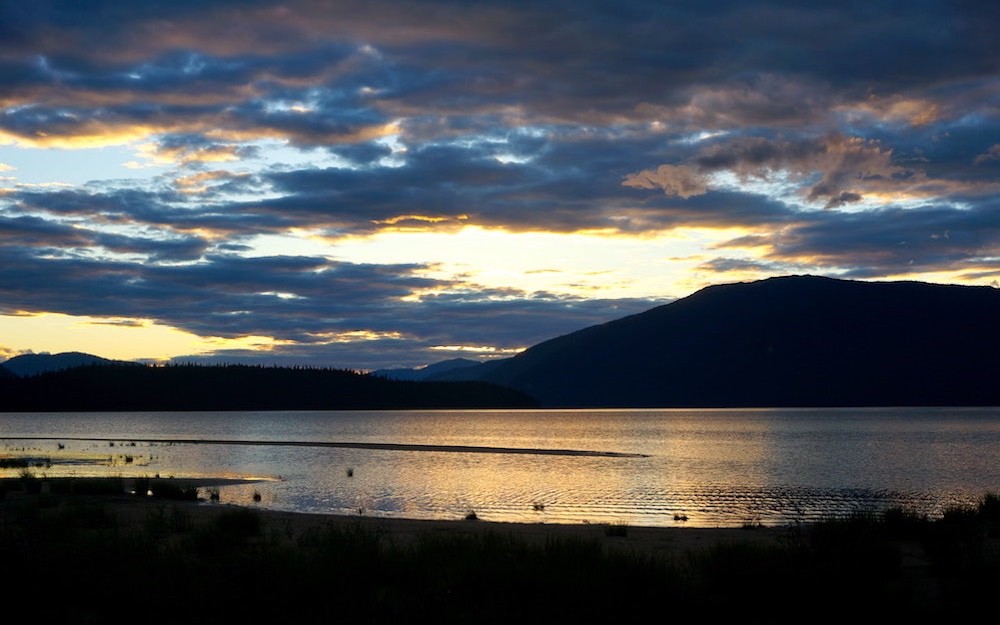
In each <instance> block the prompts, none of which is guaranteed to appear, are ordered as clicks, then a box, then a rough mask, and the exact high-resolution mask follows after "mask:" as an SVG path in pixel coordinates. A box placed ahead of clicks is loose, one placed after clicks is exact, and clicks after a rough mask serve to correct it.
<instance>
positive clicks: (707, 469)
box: [0, 408, 1000, 527]
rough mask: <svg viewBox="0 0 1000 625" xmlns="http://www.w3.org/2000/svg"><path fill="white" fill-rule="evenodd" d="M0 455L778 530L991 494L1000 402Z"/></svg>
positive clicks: (86, 426)
mask: <svg viewBox="0 0 1000 625" xmlns="http://www.w3.org/2000/svg"><path fill="white" fill-rule="evenodd" d="M0 457H6V458H10V457H27V458H30V459H31V460H32V462H35V463H38V464H40V465H41V466H36V467H35V468H33V469H32V471H33V472H34V473H35V474H36V476H39V477H42V476H51V477H57V476H123V477H135V476H138V477H142V476H148V477H153V476H155V475H160V476H163V477H167V476H177V477H188V476H213V477H220V476H221V477H235V478H254V479H259V480H260V481H256V482H253V483H248V484H238V485H233V486H223V487H221V488H220V489H219V495H220V502H221V503H223V504H224V503H227V502H228V503H236V504H239V505H246V506H260V507H266V508H273V509H280V510H291V511H298V512H309V513H326V512H332V513H339V514H364V515H368V516H375V517H405V518H418V519H461V518H463V517H464V516H465V515H466V514H467V513H468V512H469V511H474V512H475V513H476V515H477V516H478V517H479V518H480V519H485V520H490V521H513V522H526V521H527V522H546V523H626V524H629V525H633V526H637V525H648V526H687V527H738V526H741V525H743V524H745V523H763V524H764V525H780V524H785V523H793V522H796V521H810V520H816V519H819V518H824V517H828V516H830V515H839V514H846V513H850V512H853V511H877V510H880V509H884V508H885V507H889V506H903V507H906V508H907V509H910V510H914V511H916V512H919V513H926V514H928V515H930V516H931V517H936V516H938V515H940V513H941V512H942V511H943V510H944V509H945V508H947V507H949V506H954V505H973V504H975V503H976V502H977V501H978V499H979V498H980V497H981V496H982V495H984V494H985V493H987V492H994V493H996V492H1000V461H998V458H1000V408H895V409H870V408H864V409H757V410H514V411H510V410H490V411H380V412H365V411H329V412H313V411H305V412H284V411H281V412H115V413H30V414H24V413H0ZM19 473H20V470H19V469H0V475H6V476H16V475H18V474H19ZM255 492H256V493H259V494H260V502H254V493H255ZM205 496H206V498H207V493H205ZM205 505H217V504H205ZM685 519H686V520H685Z"/></svg>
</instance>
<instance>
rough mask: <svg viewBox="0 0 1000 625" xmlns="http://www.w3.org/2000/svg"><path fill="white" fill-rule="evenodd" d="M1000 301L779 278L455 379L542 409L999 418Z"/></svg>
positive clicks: (688, 300)
mask: <svg viewBox="0 0 1000 625" xmlns="http://www.w3.org/2000/svg"><path fill="white" fill-rule="evenodd" d="M998 321H1000V289H995V288H990V287H971V286H956V285H939V284H929V283H922V282H910V281H900V282H862V281H851V280H838V279H833V278H822V277H816V276H786V277H780V278H771V279H767V280H760V281H756V282H748V283H736V284H725V285H717V286H711V287H707V288H705V289H702V290H700V291H698V292H696V293H694V294H693V295H690V296H688V297H685V298H682V299H679V300H676V301H674V302H672V303H670V304H666V305H663V306H658V307H656V308H653V309H651V310H648V311H646V312H644V313H640V314H637V315H632V316H629V317H625V318H622V319H618V320H615V321H611V322H609V323H605V324H601V325H597V326H592V327H589V328H585V329H583V330H580V331H578V332H574V333H571V334H567V335H564V336H561V337H558V338H554V339H552V340H549V341H545V342H543V343H540V344H538V345H535V346H534V347H531V348H530V349H528V350H526V351H524V352H522V353H521V354H518V355H517V356H515V357H513V358H509V359H506V360H504V361H501V362H497V363H486V364H484V365H480V366H479V367H475V368H468V369H462V370H460V371H459V372H458V375H459V376H460V377H464V378H465V379H479V380H484V381H488V382H492V383H494V384H501V385H504V386H508V387H510V388H514V389H517V390H520V391H522V392H524V393H527V394H529V395H531V396H533V397H535V398H536V399H537V400H538V401H539V403H540V405H541V406H543V407H781V406H786V407H790V406H888V405H895V406H918V405H1000V384H998V382H997V380H998V375H1000V332H998V331H997V322H998Z"/></svg>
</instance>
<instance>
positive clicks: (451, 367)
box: [372, 358, 479, 380]
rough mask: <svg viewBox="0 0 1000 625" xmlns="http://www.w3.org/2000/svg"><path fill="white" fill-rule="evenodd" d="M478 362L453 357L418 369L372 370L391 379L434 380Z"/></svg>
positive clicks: (473, 365)
mask: <svg viewBox="0 0 1000 625" xmlns="http://www.w3.org/2000/svg"><path fill="white" fill-rule="evenodd" d="M478 364H479V361H478V360H469V359H468V358H452V359H451V360H442V361H441V362H436V363H434V364H432V365H427V366H426V367H419V368H416V369H377V370H375V371H373V372H372V375H376V376H381V377H384V378H388V379H390V380H432V379H436V378H437V377H438V376H441V375H443V374H445V373H451V372H454V371H457V370H461V369H466V368H469V367H475V366H476V365H478Z"/></svg>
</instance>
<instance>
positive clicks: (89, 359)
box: [3, 352, 123, 378]
mask: <svg viewBox="0 0 1000 625" xmlns="http://www.w3.org/2000/svg"><path fill="white" fill-rule="evenodd" d="M110 364H123V361H121V360H109V359H107V358H101V357H100V356H94V355H93V354H85V353H83V352H62V353H59V354H21V355H20V356H14V357H13V358H10V359H8V360H5V361H4V362H3V367H4V368H5V369H7V370H8V371H10V372H11V373H13V374H14V375H16V376H18V377H22V378H23V377H26V376H31V375H37V374H39V373H45V372H48V371H61V370H63V369H71V368H73V367H82V366H83V365H110Z"/></svg>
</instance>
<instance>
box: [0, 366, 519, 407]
mask: <svg viewBox="0 0 1000 625" xmlns="http://www.w3.org/2000/svg"><path fill="white" fill-rule="evenodd" d="M0 397H2V398H3V399H2V401H0V410H2V411H19V412H38V411H74V412H77V411H88V410H102V411H104V410H107V411H115V410H367V409H383V410H385V409H408V408H424V409H430V408H514V407H520V408H524V407H532V406H535V405H536V402H535V401H534V400H533V399H531V398H530V397H528V396H527V395H524V394H523V393H521V392H519V391H514V390H510V389H507V388H503V387H500V386H495V385H493V384H489V383H486V382H410V381H399V380H389V379H386V378H381V377H377V376H372V375H365V374H361V373H357V372H354V371H348V370H342V369H311V368H300V367H262V366H251V365H168V366H163V367H147V366H142V365H136V364H134V363H131V364H93V365H84V366H80V367H73V368H70V369H64V370H61V371H49V372H46V373H40V374H38V375H33V376H28V377H24V378H11V379H0Z"/></svg>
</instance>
